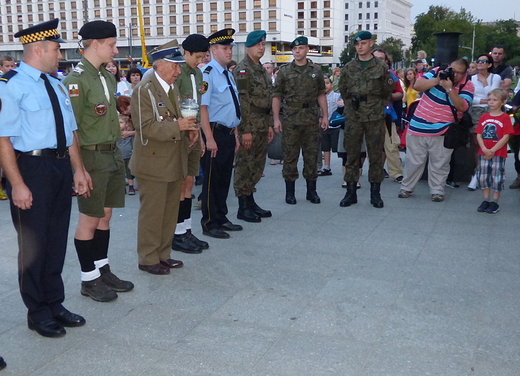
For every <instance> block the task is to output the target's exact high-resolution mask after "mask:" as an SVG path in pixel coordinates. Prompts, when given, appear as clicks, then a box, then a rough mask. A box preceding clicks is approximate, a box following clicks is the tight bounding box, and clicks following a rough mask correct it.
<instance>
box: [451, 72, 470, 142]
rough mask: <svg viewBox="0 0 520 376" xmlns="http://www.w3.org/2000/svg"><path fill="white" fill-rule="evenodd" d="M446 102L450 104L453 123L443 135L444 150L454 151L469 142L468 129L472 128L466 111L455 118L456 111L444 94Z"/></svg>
mask: <svg viewBox="0 0 520 376" xmlns="http://www.w3.org/2000/svg"><path fill="white" fill-rule="evenodd" d="M466 82H468V81H466ZM466 82H465V83H464V85H462V86H461V87H460V89H459V93H460V92H461V91H462V88H463V87H464V86H465V85H466ZM446 100H447V101H448V103H449V104H450V108H451V112H452V113H453V117H454V118H455V122H453V123H451V124H450V125H449V127H448V130H447V131H446V133H444V147H445V148H446V149H456V148H458V147H461V146H466V144H467V143H468V141H469V129H470V128H471V127H472V126H473V120H472V119H471V115H470V114H469V112H468V111H466V112H464V114H463V115H462V118H461V119H460V120H459V118H458V116H457V109H456V108H455V107H454V106H452V105H451V103H450V99H449V98H448V94H446Z"/></svg>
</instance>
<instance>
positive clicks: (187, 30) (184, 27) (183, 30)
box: [182, 26, 190, 35]
mask: <svg viewBox="0 0 520 376" xmlns="http://www.w3.org/2000/svg"><path fill="white" fill-rule="evenodd" d="M182 33H183V34H184V35H188V34H189V33H190V27H189V26H183V27H182Z"/></svg>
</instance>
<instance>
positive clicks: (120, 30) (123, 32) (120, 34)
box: [119, 29, 126, 37]
mask: <svg viewBox="0 0 520 376" xmlns="http://www.w3.org/2000/svg"><path fill="white" fill-rule="evenodd" d="M119 36H120V37H126V29H119Z"/></svg>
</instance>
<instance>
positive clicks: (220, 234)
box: [202, 228, 230, 239]
mask: <svg viewBox="0 0 520 376" xmlns="http://www.w3.org/2000/svg"><path fill="white" fill-rule="evenodd" d="M202 233H203V234H204V235H206V236H211V237H212V238H216V239H229V238H230V236H229V234H228V233H227V232H225V231H223V230H221V229H219V228H214V229H212V230H209V231H202Z"/></svg>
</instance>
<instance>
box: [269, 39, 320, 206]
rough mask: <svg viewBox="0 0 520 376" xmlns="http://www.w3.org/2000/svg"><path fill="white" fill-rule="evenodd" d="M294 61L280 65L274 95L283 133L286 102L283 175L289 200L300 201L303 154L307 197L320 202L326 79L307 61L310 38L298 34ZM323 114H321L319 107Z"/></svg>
mask: <svg viewBox="0 0 520 376" xmlns="http://www.w3.org/2000/svg"><path fill="white" fill-rule="evenodd" d="M290 47H291V48H292V53H293V56H294V61H293V62H292V63H290V64H287V65H284V66H282V67H281V68H280V71H279V72H278V76H277V78H276V82H275V87H274V94H273V117H274V130H275V131H276V132H277V133H280V131H281V130H282V123H281V122H280V106H281V102H282V99H283V100H285V105H284V124H285V125H284V127H283V133H282V148H283V151H284V155H285V163H284V166H283V172H282V174H283V178H284V179H285V202H286V203H288V204H291V205H294V204H296V197H295V196H294V186H295V181H296V179H298V168H297V164H298V157H299V156H300V149H301V151H302V154H303V177H304V178H305V179H306V180H307V197H306V198H307V200H309V201H310V202H312V203H313V204H319V203H320V198H319V196H318V194H317V193H316V180H317V179H318V169H317V157H318V148H319V147H320V145H319V142H320V132H319V127H320V126H321V127H322V128H323V130H326V129H327V128H328V126H329V116H328V110H327V97H326V94H325V81H324V80H323V74H322V72H321V69H320V66H319V65H317V64H314V63H312V62H311V61H310V60H307V53H308V52H309V46H308V41H307V38H306V37H298V38H296V39H295V40H294V41H293V42H292V43H291V44H290ZM318 105H319V108H321V116H319V108H318Z"/></svg>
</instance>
